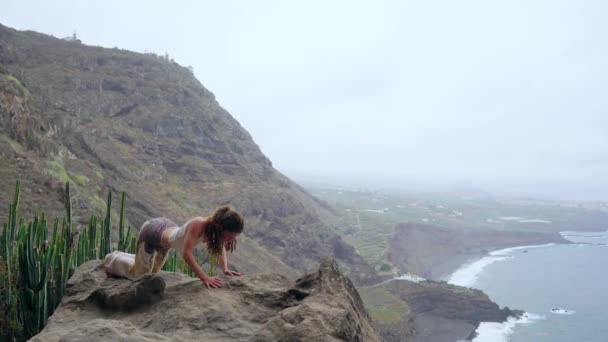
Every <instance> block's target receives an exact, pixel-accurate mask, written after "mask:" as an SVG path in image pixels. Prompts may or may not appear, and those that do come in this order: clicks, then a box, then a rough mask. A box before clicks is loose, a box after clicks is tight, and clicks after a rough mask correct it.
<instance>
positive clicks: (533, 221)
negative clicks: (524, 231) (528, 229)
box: [519, 219, 551, 224]
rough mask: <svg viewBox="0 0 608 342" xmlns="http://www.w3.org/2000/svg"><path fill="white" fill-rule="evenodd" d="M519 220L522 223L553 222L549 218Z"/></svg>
mask: <svg viewBox="0 0 608 342" xmlns="http://www.w3.org/2000/svg"><path fill="white" fill-rule="evenodd" d="M519 222H521V223H545V224H548V223H551V221H548V220H541V219H525V220H519Z"/></svg>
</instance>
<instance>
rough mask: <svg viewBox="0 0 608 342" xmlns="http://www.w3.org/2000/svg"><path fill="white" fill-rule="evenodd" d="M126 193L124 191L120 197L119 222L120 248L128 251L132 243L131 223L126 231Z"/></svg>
mask: <svg viewBox="0 0 608 342" xmlns="http://www.w3.org/2000/svg"><path fill="white" fill-rule="evenodd" d="M126 197H127V195H126V193H125V192H124V191H123V193H122V196H121V199H120V222H119V224H118V250H119V251H125V252H126V251H128V249H129V245H130V244H131V225H129V226H128V227H127V229H126V233H125V200H126Z"/></svg>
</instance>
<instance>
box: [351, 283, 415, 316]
mask: <svg viewBox="0 0 608 342" xmlns="http://www.w3.org/2000/svg"><path fill="white" fill-rule="evenodd" d="M358 291H359V294H360V295H361V299H363V303H364V304H365V308H366V309H367V311H368V312H369V314H370V315H371V317H372V319H374V320H377V321H379V322H382V323H391V322H397V321H400V320H401V319H403V318H404V317H405V316H406V315H408V314H409V307H408V305H407V303H406V302H404V301H402V300H401V299H399V298H397V297H396V296H394V295H393V294H391V293H390V292H388V291H387V290H386V289H384V288H382V287H372V288H360V289H358Z"/></svg>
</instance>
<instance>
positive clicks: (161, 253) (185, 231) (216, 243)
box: [129, 206, 243, 288]
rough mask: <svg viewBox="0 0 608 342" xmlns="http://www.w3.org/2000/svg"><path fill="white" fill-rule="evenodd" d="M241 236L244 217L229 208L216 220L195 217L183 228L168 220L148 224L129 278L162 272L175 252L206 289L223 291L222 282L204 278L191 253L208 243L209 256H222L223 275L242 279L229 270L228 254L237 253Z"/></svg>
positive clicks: (214, 278) (143, 227)
mask: <svg viewBox="0 0 608 342" xmlns="http://www.w3.org/2000/svg"><path fill="white" fill-rule="evenodd" d="M242 232H243V217H242V216H241V215H240V214H239V213H238V212H237V211H235V210H234V209H232V208H230V207H228V206H223V207H220V208H218V209H217V210H216V211H215V213H214V214H213V216H209V217H195V218H193V219H191V220H190V221H188V222H186V224H184V225H183V226H181V227H178V225H177V224H175V223H173V222H171V221H170V220H169V219H166V218H155V219H152V220H149V221H146V222H145V223H144V224H143V225H142V227H141V229H140V231H139V237H138V239H137V254H135V262H134V265H133V266H132V267H131V269H130V270H129V273H130V276H135V275H141V274H144V273H148V272H150V271H151V272H152V273H157V272H159V271H160V269H161V268H162V267H163V265H164V264H165V261H166V260H167V256H168V255H169V251H170V250H171V249H175V250H176V253H178V254H179V255H181V257H182V258H183V259H184V261H186V264H188V266H189V267H190V269H192V271H193V272H194V274H196V276H197V277H198V278H199V279H200V280H201V281H202V282H203V283H204V284H205V286H207V287H213V288H216V287H221V286H222V280H221V279H220V278H219V277H210V276H208V275H207V274H205V272H204V271H203V270H202V269H201V267H200V266H199V265H198V264H197V262H196V259H195V258H194V255H193V254H192V251H193V250H194V248H195V247H196V246H197V245H198V244H200V243H203V242H204V243H206V244H207V250H208V252H209V255H210V256H211V255H214V256H219V259H220V267H221V269H222V271H223V272H224V274H226V275H229V276H240V275H242V273H239V272H235V271H230V270H229V269H228V258H227V256H226V251H230V252H232V251H234V249H235V248H236V237H237V236H238V235H239V234H240V233H242Z"/></svg>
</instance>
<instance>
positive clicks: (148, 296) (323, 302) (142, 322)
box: [31, 258, 380, 342]
mask: <svg viewBox="0 0 608 342" xmlns="http://www.w3.org/2000/svg"><path fill="white" fill-rule="evenodd" d="M225 281H226V282H225V284H224V286H223V287H222V288H220V289H207V288H205V287H204V286H203V285H202V283H201V282H200V281H199V280H198V279H193V278H190V277H188V276H185V275H183V274H178V273H169V272H160V273H158V274H156V275H151V274H149V275H146V276H144V277H142V278H140V279H139V280H136V281H133V282H132V281H129V280H126V279H113V278H106V276H105V273H104V271H103V265H102V262H101V261H90V262H88V263H85V264H83V265H82V266H81V267H79V268H78V270H77V271H76V272H75V273H74V275H73V276H72V278H71V279H70V281H69V283H68V286H67V289H66V294H65V295H64V297H63V299H62V302H61V305H60V307H59V308H58V309H57V310H56V311H55V313H54V314H53V316H52V317H51V318H50V319H49V322H48V324H47V326H46V327H45V328H44V330H43V331H42V332H40V333H39V334H38V335H36V336H35V337H34V338H32V339H31V341H39V342H42V341H44V342H49V341H83V340H86V341H89V342H97V341H380V338H379V336H378V335H377V334H376V332H375V331H374V330H373V328H372V326H371V323H370V319H369V316H368V314H367V312H366V310H365V308H364V307H363V303H362V301H361V298H360V297H359V294H358V292H357V290H355V288H354V287H353V284H352V282H351V281H350V280H349V279H348V278H347V277H346V276H344V275H343V274H342V273H341V272H340V270H339V269H338V266H337V264H336V262H335V261H334V260H333V259H330V258H326V259H324V260H323V262H322V263H321V265H320V267H319V270H318V271H317V272H314V273H310V274H306V275H304V276H303V277H301V278H299V279H298V280H296V281H295V282H293V281H291V280H289V279H288V278H286V277H285V276H282V275H280V274H253V275H245V276H243V277H238V278H231V279H225Z"/></svg>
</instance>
